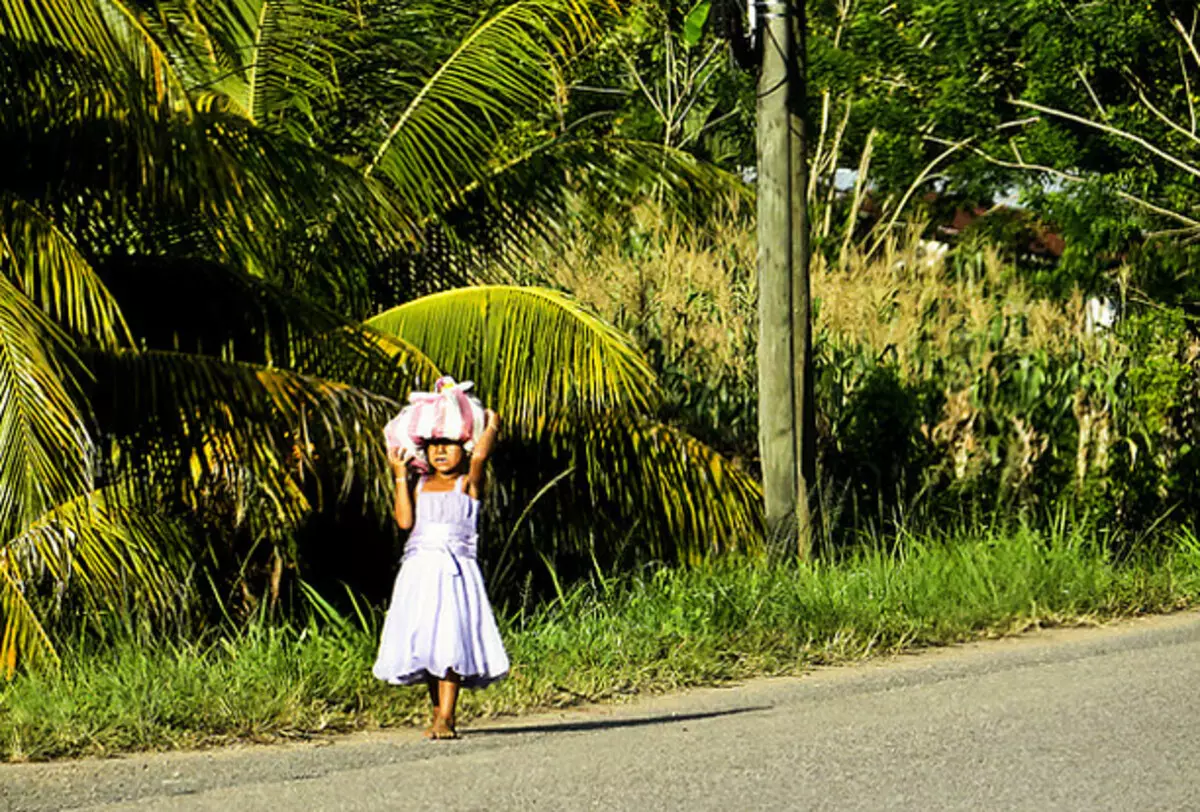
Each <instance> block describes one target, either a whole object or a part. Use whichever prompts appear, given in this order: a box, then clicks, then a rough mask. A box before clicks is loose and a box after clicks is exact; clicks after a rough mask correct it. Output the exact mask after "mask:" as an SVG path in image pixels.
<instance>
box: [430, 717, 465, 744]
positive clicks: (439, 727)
mask: <svg viewBox="0 0 1200 812" xmlns="http://www.w3.org/2000/svg"><path fill="white" fill-rule="evenodd" d="M425 738H427V739H457V738H458V732H457V731H456V730H455V729H454V722H452V721H451V720H449V719H446V718H445V717H443V716H434V717H433V724H431V725H430V726H429V727H427V728H425Z"/></svg>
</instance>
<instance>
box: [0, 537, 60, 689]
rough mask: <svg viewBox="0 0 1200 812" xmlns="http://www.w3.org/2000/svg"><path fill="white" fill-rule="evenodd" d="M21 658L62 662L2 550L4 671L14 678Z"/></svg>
mask: <svg viewBox="0 0 1200 812" xmlns="http://www.w3.org/2000/svg"><path fill="white" fill-rule="evenodd" d="M21 659H26V660H32V661H37V660H42V661H49V662H51V663H54V664H57V663H58V654H57V652H55V650H54V645H53V644H52V643H51V642H50V636H49V635H48V634H46V628H45V627H44V626H43V625H42V622H41V620H39V619H38V615H37V612H35V611H34V609H33V606H31V605H30V603H29V598H28V597H27V596H26V594H25V585H24V584H23V583H22V581H21V579H20V577H19V576H18V575H17V574H16V573H15V572H14V571H13V567H12V565H11V564H10V563H9V561H8V559H7V557H6V556H5V554H4V550H3V549H0V669H3V673H4V676H5V677H6V678H8V679H12V676H13V674H14V673H15V672H16V670H17V663H18V661H19V660H21Z"/></svg>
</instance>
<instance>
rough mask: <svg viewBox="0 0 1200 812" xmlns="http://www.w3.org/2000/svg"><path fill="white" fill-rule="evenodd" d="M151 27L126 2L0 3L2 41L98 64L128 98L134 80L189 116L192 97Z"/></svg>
mask: <svg viewBox="0 0 1200 812" xmlns="http://www.w3.org/2000/svg"><path fill="white" fill-rule="evenodd" d="M148 23H149V21H148V20H147V19H146V17H145V16H144V15H143V14H142V12H141V10H140V9H138V8H137V7H136V5H135V4H134V3H132V2H127V1H126V0H0V40H12V41H15V42H19V43H22V44H23V45H24V46H25V47H32V48H34V49H38V50H41V51H43V53H44V55H45V56H47V57H49V56H51V55H52V54H54V53H56V52H61V51H63V50H66V51H68V52H72V53H74V54H76V55H78V56H79V57H81V58H83V59H87V60H94V61H96V62H98V63H100V64H102V65H104V66H105V68H106V69H107V70H106V71H105V74H104V75H106V76H107V77H108V78H109V81H110V83H111V84H110V87H111V88H114V89H119V91H120V92H125V91H126V90H127V89H128V87H129V82H130V80H135V81H136V82H137V83H138V84H139V85H140V87H141V88H142V89H143V90H145V91H146V92H148V93H150V94H151V97H152V98H153V99H154V100H155V101H156V102H165V103H166V104H168V105H169V106H171V107H173V108H174V109H176V110H179V111H182V112H186V111H187V109H188V104H187V92H186V90H185V88H184V86H183V83H182V81H181V79H180V76H179V74H178V72H177V71H176V69H175V65H174V63H173V60H172V58H171V55H170V54H169V53H168V52H167V50H166V49H165V48H164V47H163V44H162V43H161V42H160V41H159V39H158V38H157V37H156V36H155V34H154V33H153V32H152V30H151V26H150V25H149V24H148Z"/></svg>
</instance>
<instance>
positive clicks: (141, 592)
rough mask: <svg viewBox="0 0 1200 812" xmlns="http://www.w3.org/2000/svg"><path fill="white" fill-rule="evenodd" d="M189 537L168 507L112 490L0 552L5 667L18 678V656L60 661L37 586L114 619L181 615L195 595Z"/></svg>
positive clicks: (45, 519)
mask: <svg viewBox="0 0 1200 812" xmlns="http://www.w3.org/2000/svg"><path fill="white" fill-rule="evenodd" d="M190 559H191V552H190V551H189V550H188V536H187V534H186V533H184V532H183V531H182V529H181V527H180V525H179V524H178V523H177V522H175V521H173V520H172V519H171V518H168V517H167V516H165V515H164V512H163V510H162V507H161V505H157V504H155V505H151V506H148V507H136V506H134V507H131V506H130V505H129V504H128V503H126V502H125V501H124V500H123V499H122V495H121V490H120V489H118V488H115V487H110V488H105V489H102V490H98V491H95V492H92V493H85V494H81V495H79V496H77V497H75V498H73V499H70V500H68V501H67V502H64V503H63V504H60V505H56V506H55V507H53V508H52V509H50V510H48V511H47V512H46V513H45V514H43V515H42V516H40V517H38V518H37V519H36V520H35V521H33V522H32V523H31V524H30V526H29V527H28V528H27V529H26V530H25V532H24V533H22V534H21V535H19V536H17V537H16V538H13V539H11V540H9V541H8V542H6V543H3V544H0V570H3V576H0V577H6V579H7V580H6V583H5V584H4V586H3V587H0V617H2V618H3V622H4V626H5V629H6V631H5V637H4V642H2V643H0V662H4V663H5V664H6V667H7V668H8V669H9V673H10V674H11V668H12V667H13V666H14V665H15V664H16V659H17V657H18V656H20V657H23V658H25V659H27V660H30V661H34V660H38V659H42V660H46V659H49V660H51V661H54V660H55V659H56V656H55V653H54V648H53V646H52V644H51V641H50V639H49V636H48V635H47V634H46V631H45V623H44V618H39V613H38V612H36V611H35V610H34V608H33V606H32V605H31V604H30V602H29V600H28V594H29V590H30V588H31V587H32V586H34V585H36V584H40V583H43V582H46V581H49V582H50V583H53V584H54V585H55V586H56V588H57V591H58V592H59V595H60V600H61V599H62V598H63V597H64V596H65V597H66V598H67V599H68V600H69V601H72V602H73V601H78V602H80V603H82V605H84V606H87V607H91V608H93V609H96V610H100V611H105V612H112V611H121V610H122V608H132V607H136V609H137V610H138V611H143V612H149V613H151V614H152V615H160V616H161V615H164V614H169V613H172V612H176V611H178V610H179V609H180V608H181V607H182V606H183V604H184V596H185V595H186V593H187V591H188V587H187V585H186V583H185V575H186V573H187V570H188V568H189V566H190Z"/></svg>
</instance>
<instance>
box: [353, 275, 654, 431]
mask: <svg viewBox="0 0 1200 812" xmlns="http://www.w3.org/2000/svg"><path fill="white" fill-rule="evenodd" d="M366 324H367V326H368V327H370V328H372V329H374V330H377V331H379V332H381V333H385V334H388V335H393V336H397V337H399V338H402V339H404V340H405V341H407V342H409V343H411V344H413V345H415V346H417V347H420V348H421V350H422V351H423V352H424V353H425V355H427V356H428V357H429V358H430V359H431V360H432V361H433V363H434V364H436V365H437V366H438V367H439V368H440V369H443V370H446V371H447V372H449V373H450V374H453V375H454V376H455V377H458V378H460V379H463V380H465V379H470V380H473V381H475V384H476V387H477V391H478V393H479V395H480V396H481V397H482V398H484V400H485V401H486V402H487V403H488V404H489V405H490V406H492V407H493V408H495V409H496V410H497V411H499V412H501V413H502V414H504V416H505V418H506V420H508V421H509V423H510V425H511V426H512V427H513V429H514V430H515V431H516V432H517V434H518V435H519V436H522V437H526V438H537V437H541V436H542V435H543V434H545V433H546V432H547V431H551V432H558V431H561V430H563V429H565V428H566V427H567V426H569V425H574V426H579V425H594V424H595V422H596V421H597V419H598V416H600V415H604V414H607V413H610V412H618V413H647V412H649V411H651V410H652V409H653V408H654V405H655V404H656V403H657V401H658V398H659V393H658V386H657V384H656V382H655V379H654V373H653V372H652V371H651V370H650V367H649V366H648V365H647V364H646V361H645V360H644V359H643V358H642V357H641V355H640V354H639V353H638V352H637V350H636V349H635V348H634V347H633V344H632V343H631V342H630V340H629V338H628V337H626V336H625V335H623V334H622V333H620V332H619V331H617V330H616V329H615V328H613V327H612V326H611V325H609V324H607V323H605V322H604V321H602V320H601V319H599V318H597V317H596V316H594V315H592V314H591V313H589V312H588V311H587V310H585V309H584V308H583V307H582V306H581V305H580V304H578V303H577V302H575V301H573V300H572V299H570V297H568V296H566V295H565V294H562V293H559V292H557V291H553V290H549V289H546V288H533V287H517V286H505V285H488V286H478V287H469V288H462V289H459V290H452V291H446V292H444V293H435V294H433V295H431V296H425V297H422V298H420V299H417V300H415V301H412V302H409V303H407V304H403V305H400V306H399V307H395V308H392V309H391V310H388V311H385V312H383V313H380V314H379V315H378V316H375V317H373V318H371V319H368V320H367V322H366Z"/></svg>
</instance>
